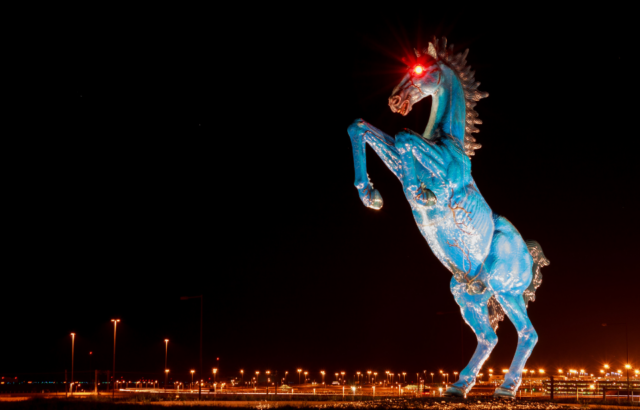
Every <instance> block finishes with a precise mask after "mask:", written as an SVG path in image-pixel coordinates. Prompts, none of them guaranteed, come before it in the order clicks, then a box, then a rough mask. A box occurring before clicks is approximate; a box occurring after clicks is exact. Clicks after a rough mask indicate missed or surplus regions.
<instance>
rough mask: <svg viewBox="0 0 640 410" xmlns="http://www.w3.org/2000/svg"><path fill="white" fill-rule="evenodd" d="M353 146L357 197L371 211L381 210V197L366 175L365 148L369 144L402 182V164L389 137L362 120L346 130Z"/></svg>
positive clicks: (358, 120) (393, 142) (356, 121)
mask: <svg viewBox="0 0 640 410" xmlns="http://www.w3.org/2000/svg"><path fill="white" fill-rule="evenodd" d="M347 132H348V133H349V136H350V137H351V145H352V146H353V165H354V168H355V174H356V178H355V182H354V185H355V187H356V188H357V189H358V195H359V196H360V200H362V203H363V204H364V205H365V206H367V207H369V208H373V209H380V208H382V196H381V195H380V192H378V190H377V189H373V185H372V184H371V181H370V180H369V175H368V174H367V155H366V146H365V144H369V145H370V146H371V148H373V150H374V151H375V153H376V154H378V156H379V157H380V159H382V161H383V162H384V163H385V165H386V166H387V168H389V169H390V170H391V172H393V173H394V174H395V176H396V177H398V178H399V179H400V180H402V162H401V160H400V157H399V155H398V151H397V149H396V146H395V141H394V139H393V138H391V136H389V135H387V134H385V133H384V132H382V131H380V130H379V129H377V128H375V127H373V126H372V125H371V124H369V123H367V122H366V121H364V120H362V119H357V120H355V121H354V122H353V124H351V125H350V126H349V128H348V129H347Z"/></svg>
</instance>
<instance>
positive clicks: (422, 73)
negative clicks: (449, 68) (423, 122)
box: [389, 43, 442, 115]
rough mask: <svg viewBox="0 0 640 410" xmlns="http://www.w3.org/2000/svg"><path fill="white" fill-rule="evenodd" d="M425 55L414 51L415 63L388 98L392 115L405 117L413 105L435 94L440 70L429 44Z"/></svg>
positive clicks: (432, 47) (440, 73)
mask: <svg viewBox="0 0 640 410" xmlns="http://www.w3.org/2000/svg"><path fill="white" fill-rule="evenodd" d="M425 51H427V52H426V53H425V54H421V53H420V52H419V51H417V50H416V57H417V59H416V62H415V64H414V65H413V66H410V67H409V68H408V72H407V74H405V76H404V77H403V78H402V81H400V84H398V85H397V86H396V88H394V89H393V92H392V93H391V97H389V107H390V108H391V111H393V112H394V113H399V114H401V115H407V114H408V113H409V111H411V108H412V107H413V105H414V104H416V103H418V102H419V101H420V100H422V99H423V98H425V97H427V96H430V95H434V94H436V92H437V90H438V87H439V86H440V80H441V75H442V72H441V69H440V67H439V66H438V64H437V55H436V51H435V48H434V46H433V45H432V44H431V43H430V44H429V49H428V50H425Z"/></svg>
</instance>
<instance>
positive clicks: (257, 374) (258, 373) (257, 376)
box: [256, 370, 260, 386]
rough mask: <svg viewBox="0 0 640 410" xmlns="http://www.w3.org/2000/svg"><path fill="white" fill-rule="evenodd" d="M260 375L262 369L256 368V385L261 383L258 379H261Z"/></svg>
mask: <svg viewBox="0 0 640 410" xmlns="http://www.w3.org/2000/svg"><path fill="white" fill-rule="evenodd" d="M259 377H260V371H259V370H256V386H257V385H258V384H259V383H258V381H259V380H258V378H259Z"/></svg>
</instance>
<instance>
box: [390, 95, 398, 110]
mask: <svg viewBox="0 0 640 410" xmlns="http://www.w3.org/2000/svg"><path fill="white" fill-rule="evenodd" d="M399 104H400V96H399V95H396V96H393V97H389V106H391V107H394V106H397V105H399Z"/></svg>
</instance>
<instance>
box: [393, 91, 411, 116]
mask: <svg viewBox="0 0 640 410" xmlns="http://www.w3.org/2000/svg"><path fill="white" fill-rule="evenodd" d="M411 105H412V104H411V101H409V99H405V100H402V98H401V97H400V96H399V95H395V96H393V97H389V108H391V111H392V112H394V113H398V114H400V115H407V114H409V111H411Z"/></svg>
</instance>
